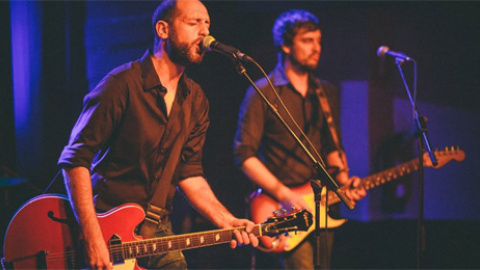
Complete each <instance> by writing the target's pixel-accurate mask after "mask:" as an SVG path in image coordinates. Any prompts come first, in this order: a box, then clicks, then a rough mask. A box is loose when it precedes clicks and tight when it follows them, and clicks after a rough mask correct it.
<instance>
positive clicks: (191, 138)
mask: <svg viewBox="0 0 480 270" xmlns="http://www.w3.org/2000/svg"><path fill="white" fill-rule="evenodd" d="M196 94H197V95H198V96H197V97H194V99H195V100H196V101H195V103H194V107H193V108H192V115H191V117H192V118H193V119H194V121H195V126H194V128H193V129H192V131H191V132H190V133H189V135H188V138H187V141H186V142H185V145H184V147H183V150H182V153H181V156H180V163H179V164H178V168H177V172H176V174H177V175H178V178H179V179H180V180H182V179H186V178H188V177H193V176H203V175H204V173H203V165H202V156H203V146H204V144H205V139H206V134H207V130H208V127H209V125H210V119H209V117H208V112H209V103H208V100H207V98H206V97H205V95H204V94H203V92H201V91H197V92H196Z"/></svg>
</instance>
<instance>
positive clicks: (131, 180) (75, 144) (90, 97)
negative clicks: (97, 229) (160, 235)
mask: <svg viewBox="0 0 480 270" xmlns="http://www.w3.org/2000/svg"><path fill="white" fill-rule="evenodd" d="M162 91H165V89H164V88H163V86H162V85H161V83H160V80H159V78H158V75H157V73H156V71H155V69H154V67H153V63H152V60H151V58H150V53H149V52H148V51H147V52H146V53H145V54H144V55H143V56H142V58H141V59H139V60H136V61H133V62H129V63H126V64H124V65H122V66H120V67H118V68H116V69H114V70H113V71H111V72H110V73H109V74H108V75H107V76H106V77H105V78H103V79H102V81H101V82H100V83H99V84H98V85H97V86H96V87H95V89H94V90H92V91H91V92H90V93H88V94H87V95H86V96H85V99H84V108H83V111H82V113H81V115H80V117H79V118H78V120H77V123H76V124H75V127H74V128H73V131H72V133H71V136H70V141H69V143H68V145H67V146H66V147H65V148H64V150H63V152H62V154H61V156H60V159H59V161H58V163H59V165H61V166H68V167H77V166H83V167H86V168H89V169H90V170H91V172H92V182H93V186H94V192H95V193H96V194H98V196H97V197H96V207H97V208H98V209H101V210H108V209H110V208H111V207H114V206H117V205H119V204H122V203H127V202H135V203H139V204H141V205H143V206H145V205H146V203H147V202H148V201H149V200H150V198H151V195H152V194H153V192H154V191H155V187H156V186H157V184H158V181H159V179H164V178H169V179H172V178H173V181H172V186H171V191H170V192H172V190H173V192H174V186H175V185H176V184H177V183H178V182H177V179H185V178H187V177H191V176H198V175H203V168H202V148H203V145H204V142H205V134H206V131H207V128H208V126H209V118H208V109H209V104H208V101H207V99H206V97H205V95H204V93H203V92H202V90H201V88H200V86H198V85H197V84H196V83H195V82H193V81H192V80H190V79H188V78H187V76H186V75H185V74H183V75H182V77H181V78H180V81H179V83H178V87H177V93H176V96H175V100H174V102H173V105H172V109H171V112H170V115H169V116H167V114H166V111H165V107H164V100H163V95H162ZM173 149H176V150H173ZM169 160H170V161H169ZM170 197H172V196H170ZM170 199H171V198H170Z"/></svg>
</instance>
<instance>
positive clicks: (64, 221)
mask: <svg viewBox="0 0 480 270" xmlns="http://www.w3.org/2000/svg"><path fill="white" fill-rule="evenodd" d="M47 216H48V217H49V218H50V219H51V220H53V221H56V222H59V223H63V224H69V223H70V222H69V221H68V219H66V218H57V217H54V216H53V211H48V214H47Z"/></svg>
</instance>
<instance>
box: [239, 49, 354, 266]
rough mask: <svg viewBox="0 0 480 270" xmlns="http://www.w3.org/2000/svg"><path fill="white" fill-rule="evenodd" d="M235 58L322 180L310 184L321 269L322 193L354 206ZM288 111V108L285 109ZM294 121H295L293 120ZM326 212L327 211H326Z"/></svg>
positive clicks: (316, 248)
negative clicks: (312, 193) (333, 195)
mask: <svg viewBox="0 0 480 270" xmlns="http://www.w3.org/2000/svg"><path fill="white" fill-rule="evenodd" d="M231 56H233V58H234V64H235V67H236V70H237V72H238V73H239V74H243V75H244V76H245V77H246V78H247V79H248V81H249V82H250V84H251V85H252V86H253V87H254V88H255V90H256V92H257V93H258V94H259V95H260V97H261V98H262V100H263V101H264V102H265V104H266V105H267V106H268V107H269V108H270V110H272V112H273V113H274V115H275V116H276V117H277V119H278V120H279V121H280V122H281V123H282V124H283V126H284V127H285V128H286V129H287V131H288V132H289V133H290V135H291V136H292V137H293V138H294V139H295V141H296V142H297V143H298V145H299V146H300V147H301V148H302V150H303V151H304V152H305V154H306V155H307V156H308V158H309V159H310V160H311V162H312V164H313V168H314V169H315V171H316V172H317V175H318V178H319V179H320V180H317V179H314V180H310V184H311V186H312V189H313V191H314V194H315V252H314V265H315V269H320V267H321V266H320V258H321V256H320V253H321V250H320V205H321V198H322V196H321V193H322V189H323V187H326V188H327V196H326V197H328V190H329V189H330V190H332V191H334V192H335V193H336V194H337V196H338V197H339V198H340V200H341V201H342V202H343V203H344V204H345V205H346V206H347V208H348V209H350V210H352V209H353V208H354V207H353V204H352V203H351V202H350V200H349V199H348V198H347V197H346V194H345V192H344V191H343V190H342V189H340V187H339V186H338V184H337V182H336V181H335V180H333V178H332V176H331V175H330V174H329V173H328V172H327V170H326V168H325V165H324V164H321V163H320V162H319V161H318V160H317V159H315V157H314V156H313V155H312V153H311V152H310V150H308V148H307V147H306V146H305V144H304V143H303V142H302V141H301V140H300V138H299V137H298V136H297V135H296V134H295V132H294V131H293V130H292V128H291V127H290V126H289V125H288V124H287V122H286V121H285V119H284V118H283V117H282V115H281V114H280V113H279V111H278V109H277V108H276V107H275V106H274V105H273V104H271V103H270V101H269V100H268V98H267V97H266V96H265V95H264V94H263V93H262V91H261V90H260V89H259V88H258V86H257V85H256V84H255V82H254V81H253V80H252V78H251V77H250V76H249V75H248V73H247V70H246V69H245V66H244V65H243V64H242V62H241V61H240V60H239V59H238V57H237V56H236V54H231ZM246 57H247V59H248V60H249V61H250V62H252V63H253V64H255V65H256V66H257V67H258V68H259V69H260V70H261V71H262V73H263V74H264V76H265V78H266V79H267V81H268V82H269V84H270V87H271V88H272V90H273V91H276V90H275V87H273V85H272V84H271V82H270V79H269V78H268V76H267V75H266V74H265V72H264V71H263V69H262V67H261V66H260V65H259V64H258V63H257V62H255V60H253V59H252V58H251V57H249V56H246ZM285 109H286V108H285ZM292 120H293V119H292ZM305 139H306V140H308V138H307V137H306V136H305ZM326 206H327V205H326ZM325 212H326V211H325ZM325 216H326V214H325Z"/></svg>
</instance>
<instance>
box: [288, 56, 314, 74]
mask: <svg viewBox="0 0 480 270" xmlns="http://www.w3.org/2000/svg"><path fill="white" fill-rule="evenodd" d="M288 57H289V58H290V62H291V63H292V65H294V66H296V68H297V69H298V70H300V71H302V72H313V71H315V70H316V69H317V67H318V61H316V62H315V64H310V63H308V61H307V60H306V61H305V62H304V63H302V62H300V61H298V60H297V59H296V58H295V56H293V54H290V55H289V56H288Z"/></svg>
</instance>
